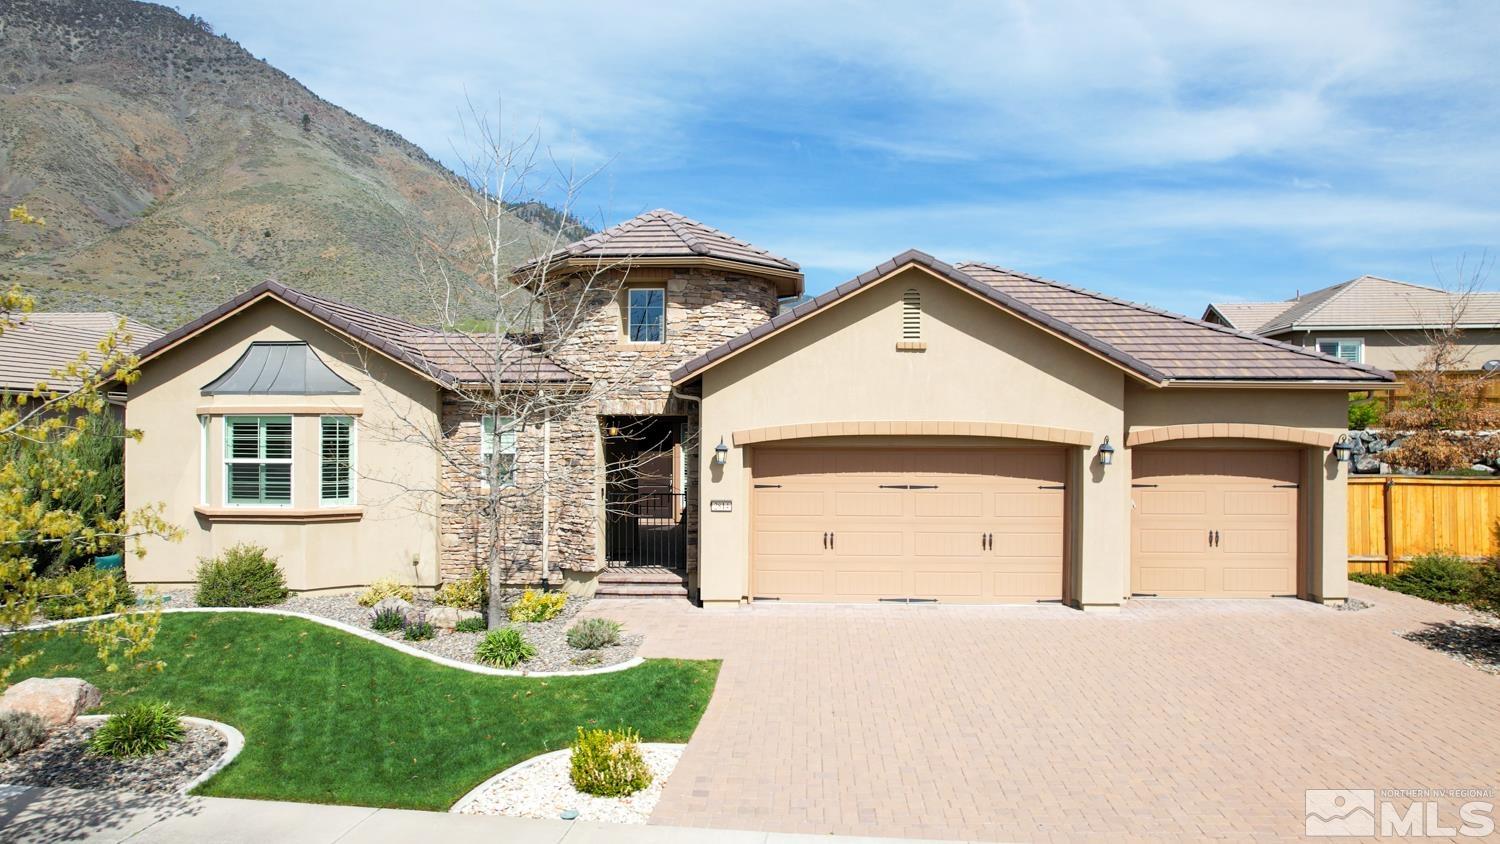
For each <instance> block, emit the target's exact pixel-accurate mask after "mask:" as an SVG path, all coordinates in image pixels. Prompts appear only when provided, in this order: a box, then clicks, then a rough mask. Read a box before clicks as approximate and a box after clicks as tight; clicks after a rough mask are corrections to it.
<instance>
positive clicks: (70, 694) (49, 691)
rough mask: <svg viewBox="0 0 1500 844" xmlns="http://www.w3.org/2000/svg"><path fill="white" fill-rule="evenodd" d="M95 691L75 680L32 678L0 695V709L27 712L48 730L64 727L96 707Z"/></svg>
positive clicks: (88, 684)
mask: <svg viewBox="0 0 1500 844" xmlns="http://www.w3.org/2000/svg"><path fill="white" fill-rule="evenodd" d="M99 701H100V695H99V689H97V688H95V686H94V684H93V683H90V682H88V681H87V680H80V679H78V678H77V677H54V678H50V679H49V678H43V677H32V678H30V679H27V680H22V681H21V682H19V683H17V684H15V685H14V686H11V687H10V688H8V689H6V690H5V694H4V695H0V709H10V710H13V711H16V712H30V713H31V714H32V715H35V716H37V717H38V718H40V719H42V721H43V722H45V723H46V724H47V726H48V727H65V726H67V725H68V724H71V723H73V719H75V718H77V717H78V716H79V715H81V714H83V713H84V712H87V711H88V710H90V709H93V708H94V707H96V706H98V705H99Z"/></svg>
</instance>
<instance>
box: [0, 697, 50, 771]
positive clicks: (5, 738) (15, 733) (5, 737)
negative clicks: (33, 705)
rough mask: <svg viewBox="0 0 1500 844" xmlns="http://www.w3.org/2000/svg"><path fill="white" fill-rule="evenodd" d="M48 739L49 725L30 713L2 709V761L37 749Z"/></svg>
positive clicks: (0, 756)
mask: <svg viewBox="0 0 1500 844" xmlns="http://www.w3.org/2000/svg"><path fill="white" fill-rule="evenodd" d="M46 738H47V725H46V724H44V723H42V719H40V718H38V717H36V716H35V715H32V714H31V713H30V712H14V711H12V710H9V709H0V760H5V759H9V758H10V757H12V756H15V755H17V754H20V753H25V752H26V751H28V750H30V749H32V748H33V747H36V746H37V745H39V744H41V743H42V742H43V741H45V740H46Z"/></svg>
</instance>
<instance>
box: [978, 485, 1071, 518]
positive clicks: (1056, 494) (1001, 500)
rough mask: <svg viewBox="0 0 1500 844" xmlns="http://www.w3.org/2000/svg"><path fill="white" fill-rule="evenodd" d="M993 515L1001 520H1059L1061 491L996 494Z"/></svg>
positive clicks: (1060, 515) (1061, 510) (1061, 506)
mask: <svg viewBox="0 0 1500 844" xmlns="http://www.w3.org/2000/svg"><path fill="white" fill-rule="evenodd" d="M993 498H994V505H995V510H994V514H995V515H996V516H998V517H1000V518H1002V519H1053V518H1056V519H1061V518H1062V514H1063V493H1062V490H1038V491H1034V492H997V493H995V494H994V496H993Z"/></svg>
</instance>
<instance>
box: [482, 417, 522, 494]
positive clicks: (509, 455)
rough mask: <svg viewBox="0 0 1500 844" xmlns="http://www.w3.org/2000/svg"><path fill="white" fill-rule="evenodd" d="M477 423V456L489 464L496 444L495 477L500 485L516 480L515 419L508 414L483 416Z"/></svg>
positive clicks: (485, 463) (507, 484) (512, 482)
mask: <svg viewBox="0 0 1500 844" xmlns="http://www.w3.org/2000/svg"><path fill="white" fill-rule="evenodd" d="M479 421H480V424H479V430H480V435H479V457H480V459H481V460H483V461H484V465H486V466H488V465H490V457H491V456H493V455H494V454H495V449H496V447H497V446H498V447H499V449H500V456H499V458H498V460H497V464H498V465H497V466H496V471H495V474H496V477H497V479H498V480H499V482H500V485H501V486H510V485H511V484H514V483H515V482H516V431H515V424H516V420H515V419H512V418H511V417H509V416H499V417H496V416H485V417H483V418H481V419H480V420H479Z"/></svg>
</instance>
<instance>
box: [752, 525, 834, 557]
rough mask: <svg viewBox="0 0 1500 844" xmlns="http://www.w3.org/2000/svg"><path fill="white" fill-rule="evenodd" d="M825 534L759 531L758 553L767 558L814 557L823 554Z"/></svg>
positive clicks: (811, 531) (815, 532)
mask: <svg viewBox="0 0 1500 844" xmlns="http://www.w3.org/2000/svg"><path fill="white" fill-rule="evenodd" d="M823 542H824V539H823V534H822V533H821V532H820V531H815V530H758V531H756V532H755V550H756V553H758V554H760V555H762V556H766V557H788V556H792V557H812V556H817V555H819V554H822V553H823V547H824V546H823Z"/></svg>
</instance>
